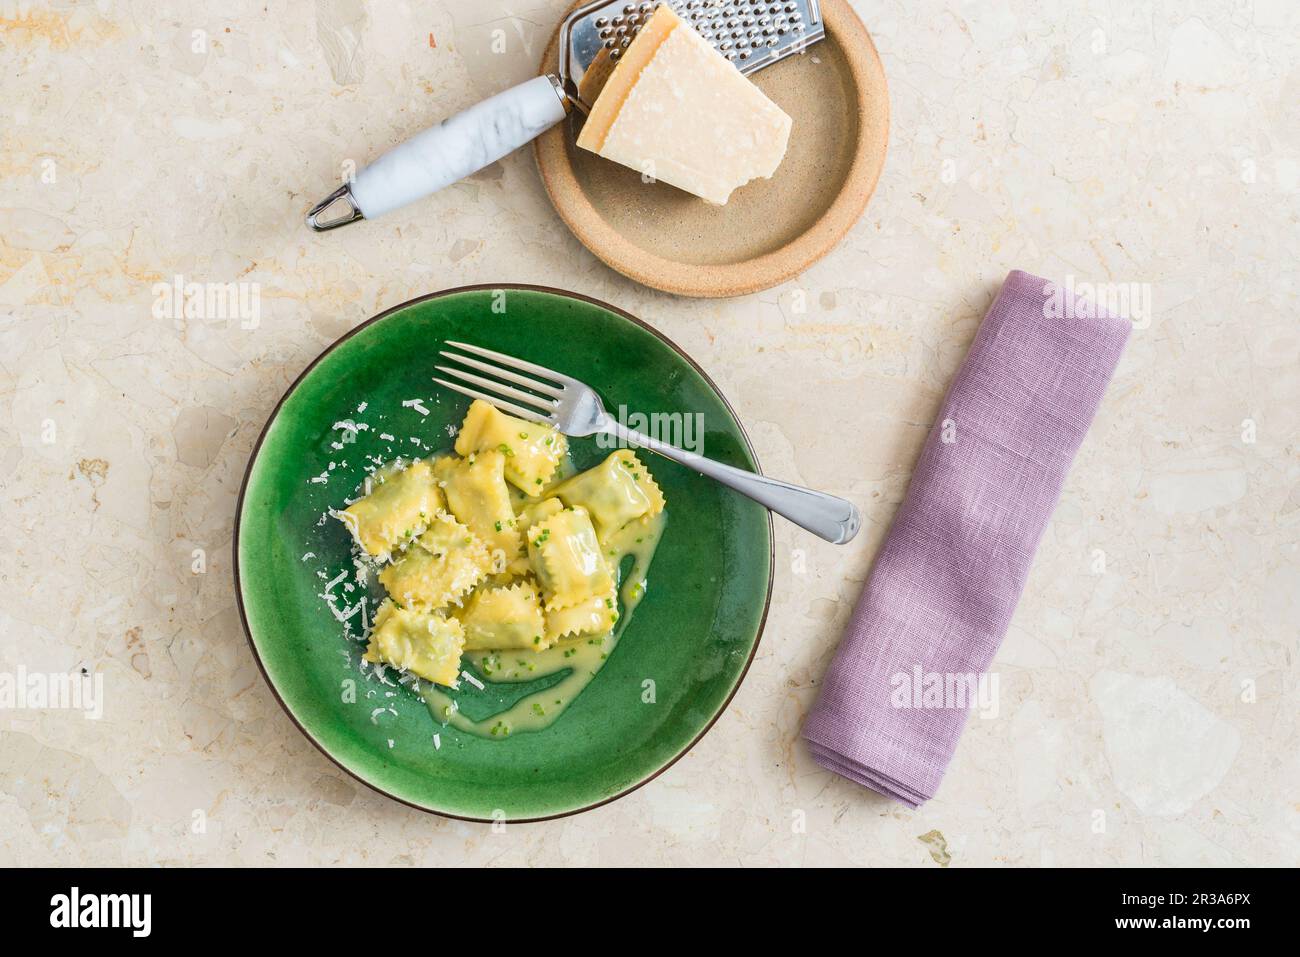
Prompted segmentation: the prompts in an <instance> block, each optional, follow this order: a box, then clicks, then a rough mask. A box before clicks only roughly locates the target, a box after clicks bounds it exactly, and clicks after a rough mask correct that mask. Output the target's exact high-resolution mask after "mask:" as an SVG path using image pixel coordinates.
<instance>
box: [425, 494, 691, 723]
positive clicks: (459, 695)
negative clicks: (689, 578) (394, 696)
mask: <svg viewBox="0 0 1300 957" xmlns="http://www.w3.org/2000/svg"><path fill="white" fill-rule="evenodd" d="M666 517H667V516H666V514H665V513H663V512H661V513H660V514H658V515H656V516H654V517H653V518H640V519H635V520H634V521H632V522H629V523H628V524H627V525H625V526H624V527H623V528H621V529H620V530H619V531H618V532H616V533H615V534H614V535H613V536H611V538H610V541H609V542H607V543H606V544H605V546H604V547H605V558H606V560H607V561H608V562H609V564H610V567H611V568H613V569H615V570H618V571H620V578H619V589H618V598H619V617H618V623H617V624H616V625H615V626H614V628H613V629H612V630H611V631H609V632H606V633H605V634H603V635H597V636H594V637H590V638H577V639H574V640H572V641H562V642H559V643H558V644H556V645H554V646H552V647H550V648H547V649H546V650H545V651H470V652H466V654H465V656H464V658H462V659H461V664H462V667H464V666H466V665H468V667H467V668H466V670H467V671H469V672H470V673H471V674H473V675H474V677H476V678H477V679H478V680H479V681H481V682H482V683H483V684H484V688H483V690H479V689H478V688H475V687H474V685H473V684H472V683H471V682H469V681H466V680H465V679H464V678H463V677H462V678H461V681H460V688H459V689H458V690H457V691H455V692H450V691H448V689H446V688H442V687H439V686H437V685H431V684H428V683H426V682H421V689H420V696H421V697H422V698H424V701H425V704H427V705H428V706H429V711H430V712H431V713H432V714H433V717H434V720H435V721H437V722H438V723H439V724H441V725H443V726H444V727H446V726H450V727H453V728H458V729H460V730H461V731H464V732H466V733H468V734H473V735H476V736H478V737H483V738H491V739H494V740H500V739H502V738H507V737H509V736H510V735H511V734H518V733H521V732H526V731H541V730H542V729H543V728H546V727H549V726H550V724H551V723H552V722H553V721H555V719H556V718H558V717H559V716H560V715H562V714H563V713H564V712H565V709H567V708H568V706H569V705H570V704H572V703H573V701H574V699H576V698H577V697H578V695H579V694H581V693H582V690H583V689H584V688H586V687H587V685H588V684H589V683H590V682H591V679H592V678H594V677H595V676H596V673H597V672H599V671H600V669H601V667H602V666H603V665H604V664H605V662H606V660H608V658H609V656H610V655H611V654H613V652H614V648H615V646H616V645H617V644H618V640H619V638H620V636H622V634H623V631H624V629H626V628H627V625H628V622H630V621H631V620H632V613H633V612H634V611H635V610H636V606H637V605H639V604H640V603H641V599H642V598H644V597H645V592H646V569H648V568H649V567H650V560H651V559H652V558H653V557H654V553H655V547H656V546H657V545H658V544H659V539H660V538H661V537H662V535H663V529H664V523H665V519H666ZM629 558H630V559H631V562H630V567H629V568H628V570H627V574H626V575H623V574H621V569H622V567H623V565H624V563H625V561H626V560H627V559H629ZM525 684H526V685H536V686H537V687H532V688H529V689H528V690H526V691H523V692H522V694H517V693H516V692H518V690H519V689H518V688H517V687H511V686H519V685H525ZM493 704H496V705H498V707H497V709H496V710H495V711H494V712H493V713H491V714H488V715H482V713H481V712H482V709H483V708H484V707H485V706H488V707H490V706H491V705H493ZM475 715H480V716H479V717H475Z"/></svg>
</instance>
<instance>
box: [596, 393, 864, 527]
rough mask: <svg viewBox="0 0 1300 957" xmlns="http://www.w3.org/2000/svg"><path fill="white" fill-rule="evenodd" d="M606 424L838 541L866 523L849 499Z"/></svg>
mask: <svg viewBox="0 0 1300 957" xmlns="http://www.w3.org/2000/svg"><path fill="white" fill-rule="evenodd" d="M603 426H604V427H603V428H602V429H601V431H603V432H606V433H607V434H609V435H615V436H617V437H618V438H619V439H620V440H622V441H623V442H624V443H626V444H628V445H632V446H639V447H640V448H643V449H649V450H650V451H652V452H658V453H659V454H660V455H662V456H664V457H665V458H669V459H672V460H673V461H674V462H677V463H679V464H681V465H685V466H686V467H687V468H690V469H694V470H695V471H696V472H699V473H700V474H701V475H704V476H707V477H708V478H711V479H714V480H715V481H718V482H721V483H722V484H723V485H725V486H727V488H730V489H733V490H735V491H737V492H739V493H740V494H741V495H744V496H746V497H748V498H752V499H753V500H754V501H755V502H758V503H759V504H760V505H763V506H766V507H767V508H769V509H771V510H772V511H774V512H776V513H777V514H778V515H782V516H784V517H785V518H788V519H789V520H790V521H792V522H794V523H795V524H796V525H798V526H799V527H800V528H806V529H807V530H808V531H810V532H812V533H813V534H814V535H817V536H819V537H820V538H824V539H826V541H828V542H831V543H833V544H835V545H843V544H844V543H845V542H847V541H849V540H851V539H852V538H853V536H854V535H856V534H858V529H859V528H860V527H861V526H862V516H861V515H859V514H858V509H857V506H855V505H854V504H853V503H852V502H850V501H848V500H847V499H842V498H837V497H836V496H834V495H827V494H826V493H825V492H814V491H813V490H812V489H810V488H802V487H801V486H798V485H791V484H790V483H788V482H779V481H777V480H776V479H772V478H768V477H767V476H765V475H759V474H758V473H756V472H747V471H745V470H744V469H738V468H736V467H734V466H731V465H724V464H723V463H721V462H715V461H713V459H707V458H705V457H704V456H703V455H697V454H696V453H694V452H687V451H686V450H685V449H679V448H677V446H675V445H669V444H668V443H667V442H660V441H659V440H658V439H652V438H651V437H650V436H648V435H643V434H642V433H640V432H636V431H633V430H632V429H629V428H626V427H625V426H623V425H622V424H621V423H619V422H618V421H617V420H616V419H614V418H612V417H611V416H609V415H606V416H605V422H604V423H603Z"/></svg>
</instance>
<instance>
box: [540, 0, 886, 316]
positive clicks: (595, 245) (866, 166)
mask: <svg viewBox="0 0 1300 957" xmlns="http://www.w3.org/2000/svg"><path fill="white" fill-rule="evenodd" d="M581 2H582V0H578V4H581ZM821 4H822V5H821V12H822V18H823V20H824V21H825V25H826V31H827V33H828V34H831V35H834V36H835V37H836V38H837V40H838V41H839V45H840V47H841V49H842V50H843V52H844V57H845V61H846V63H847V65H848V69H849V72H850V73H851V74H852V76H853V79H854V83H855V86H856V87H857V89H858V90H859V91H866V90H877V89H878V90H879V94H880V96H879V99H880V103H879V105H878V108H877V110H876V112H877V113H878V115H879V126H880V133H881V141H880V145H879V150H878V151H876V150H873V149H872V147H871V145H870V144H869V143H868V142H867V139H868V136H869V134H870V133H874V132H875V129H874V128H872V129H871V130H869V129H868V124H867V118H868V116H869V114H870V112H871V111H869V110H868V109H867V108H866V106H865V103H866V99H865V94H864V93H860V94H859V97H858V103H857V114H858V119H859V124H858V133H857V138H856V146H855V153H854V157H853V161H852V162H851V163H850V164H849V169H848V172H847V173H846V174H845V179H844V183H843V185H842V186H841V188H840V191H839V193H837V194H836V196H835V198H834V199H833V200H832V201H831V204H830V205H829V206H828V207H827V208H826V209H825V210H824V211H823V212H822V214H821V215H820V216H819V217H818V218H817V219H816V220H815V221H814V222H812V223H811V224H809V225H808V227H807V228H806V229H804V230H803V231H802V232H801V233H799V235H797V236H796V237H794V238H793V239H791V240H790V241H789V242H787V243H785V244H784V245H781V246H778V247H776V248H774V249H770V250H768V251H766V252H763V253H760V254H759V255H757V256H752V257H750V258H749V259H745V260H742V261H740V262H735V263H722V264H717V263H712V264H701V263H687V262H680V261H676V260H671V259H665V258H664V257H662V256H659V255H657V254H655V253H652V252H650V251H649V250H645V249H642V248H641V247H639V246H636V245H635V244H633V243H632V242H631V241H630V240H627V239H625V238H624V236H623V234H622V233H620V232H619V231H618V230H617V229H615V228H614V227H613V226H611V225H610V224H609V223H608V222H606V220H605V218H604V217H603V216H602V215H601V214H600V213H599V212H598V211H597V210H596V207H595V206H594V205H593V204H592V202H591V199H590V198H589V197H588V195H587V193H586V191H585V190H584V189H583V188H582V185H581V184H580V183H579V182H578V178H577V176H576V175H575V174H574V170H573V165H572V164H571V163H570V162H569V161H568V156H567V151H566V143H565V137H566V135H567V134H566V128H567V125H568V124H567V123H566V122H561V123H559V124H557V125H556V126H553V127H552V128H551V129H549V130H546V131H545V132H544V133H542V134H541V135H540V136H538V137H537V139H535V140H534V141H533V159H534V161H535V163H536V165H537V171H538V175H539V176H540V178H541V180H542V185H543V187H544V188H545V190H546V195H547V198H548V199H549V200H550V201H551V205H552V206H553V207H554V209H555V212H556V214H557V215H559V217H560V220H561V221H562V222H563V223H564V225H565V226H566V227H568V229H569V231H570V232H571V233H573V235H574V237H576V238H577V240H578V241H579V242H580V243H581V244H582V245H583V246H584V247H585V248H586V249H587V250H588V251H589V252H590V253H591V254H592V255H593V256H595V257H596V258H597V259H599V260H600V261H601V262H603V263H604V264H605V265H606V266H608V267H609V268H610V269H613V270H614V271H615V272H618V273H621V274H622V275H624V276H626V277H627V278H629V279H631V280H632V281H634V282H637V283H640V284H641V285H643V286H647V287H648V288H650V289H657V290H659V291H660V292H666V293H669V294H671V295H674V296H682V297H685V298H698V299H730V298H735V297H737V296H746V295H750V294H752V293H756V292H762V291H763V290H765V289H771V288H773V287H774V286H779V285H780V284H781V283H783V282H788V281H790V280H791V279H794V278H795V277H797V276H799V275H801V274H802V273H803V272H804V271H805V270H807V269H808V268H810V267H811V266H812V265H813V264H814V263H816V262H818V261H820V260H821V259H823V258H825V257H826V256H827V255H828V254H829V253H830V252H831V251H832V250H834V249H835V247H836V246H838V245H839V244H840V243H841V242H842V241H843V240H844V239H845V238H846V237H847V236H848V235H849V233H850V232H851V231H852V230H853V227H854V226H856V225H857V223H858V221H859V220H860V219H861V218H862V215H863V214H864V213H865V212H866V209H867V206H868V205H869V204H870V202H871V198H872V197H873V196H874V195H875V192H876V187H877V186H879V184H880V177H881V175H882V174H883V173H884V169H885V163H886V162H887V160H888V155H889V133H890V120H891V116H890V100H889V80H888V77H887V76H886V75H885V66H884V61H883V60H882V59H881V56H880V51H879V50H878V49H877V48H876V43H875V40H874V39H873V38H872V36H871V32H870V31H869V30H868V29H867V25H866V24H865V23H864V22H863V20H862V18H861V17H860V16H859V15H858V12H857V11H856V10H855V9H854V8H853V6H852V5H851V4H850V3H849V2H848V0H821ZM576 5H577V4H575V6H576ZM573 9H574V7H570V8H569V12H572V10H573ZM562 23H563V21H561V24H560V25H557V26H556V28H555V31H554V33H552V35H551V39H550V41H549V42H548V43H547V46H546V49H545V50H544V51H543V53H542V58H541V63H540V70H541V72H542V73H553V72H555V71H554V69H553V68H552V65H553V64H555V63H557V62H558V49H559V38H560V29H561V26H562ZM810 49H815V47H813V48H810ZM871 99H873V100H874V99H875V97H874V96H873V97H872V98H871Z"/></svg>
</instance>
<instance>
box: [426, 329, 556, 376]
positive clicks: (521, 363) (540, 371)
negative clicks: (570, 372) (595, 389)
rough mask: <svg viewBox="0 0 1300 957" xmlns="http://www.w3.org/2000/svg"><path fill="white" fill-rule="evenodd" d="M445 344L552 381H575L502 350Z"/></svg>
mask: <svg viewBox="0 0 1300 957" xmlns="http://www.w3.org/2000/svg"><path fill="white" fill-rule="evenodd" d="M447 345H449V346H455V347H456V348H457V349H464V350H465V351H466V352H472V353H474V355H476V356H483V357H484V358H487V359H494V360H496V361H497V362H499V363H501V364H502V365H506V366H510V367H511V368H512V369H522V370H523V371H524V372H531V373H532V374H533V375H539V376H542V377H543V378H546V379H550V380H551V381H552V382H558V383H560V385H573V384H575V383H576V381H577V380H576V379H574V378H572V377H571V376H567V375H562V374H560V373H559V372H556V371H555V370H554V369H548V368H546V366H539V365H538V364H537V363H535V362H528V361H526V360H524V359H516V358H515V357H514V356H508V355H506V354H505V353H503V352H493V351H492V350H491V349H484V348H483V347H482V346H472V345H470V344H469V343H467V342H452V341H451V340H450V339H448V340H447Z"/></svg>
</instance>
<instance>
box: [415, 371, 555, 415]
mask: <svg viewBox="0 0 1300 957" xmlns="http://www.w3.org/2000/svg"><path fill="white" fill-rule="evenodd" d="M434 368H435V369H437V370H438V371H439V372H445V373H447V375H450V376H455V377H456V378H457V379H464V380H465V381H466V382H473V383H474V384H475V385H481V386H482V387H483V388H485V389H489V390H491V391H493V392H499V393H500V394H502V395H508V396H510V397H511V398H512V399H518V400H519V401H520V402H527V403H528V404H529V405H535V406H537V407H538V408H539V409H542V410H544V411H546V412H551V411H553V410H554V409H555V401H554V400H553V399H543V398H542V397H541V396H537V395H533V394H532V393H531V392H525V391H524V390H523V389H516V388H515V387H514V386H510V385H505V384H504V383H501V382H493V381H492V380H491V379H486V378H484V377H483V376H481V375H475V374H474V373H472V372H466V371H465V370H464V369H453V368H452V367H451V366H434Z"/></svg>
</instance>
